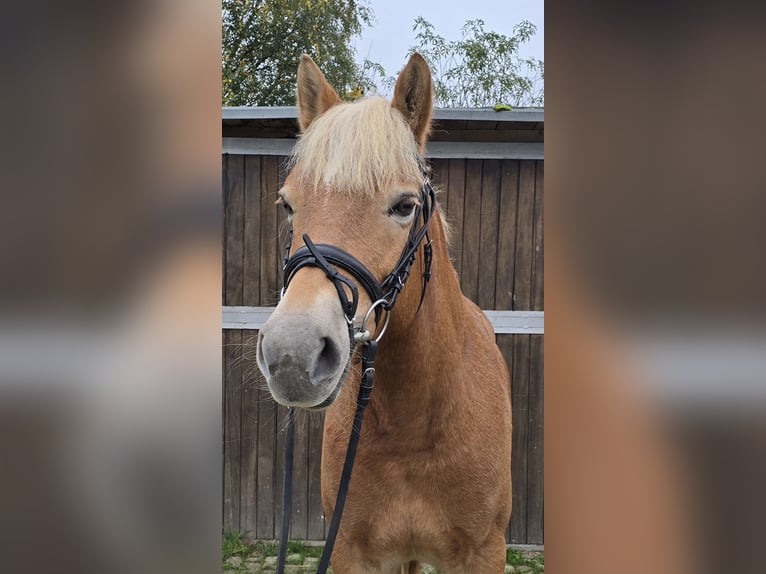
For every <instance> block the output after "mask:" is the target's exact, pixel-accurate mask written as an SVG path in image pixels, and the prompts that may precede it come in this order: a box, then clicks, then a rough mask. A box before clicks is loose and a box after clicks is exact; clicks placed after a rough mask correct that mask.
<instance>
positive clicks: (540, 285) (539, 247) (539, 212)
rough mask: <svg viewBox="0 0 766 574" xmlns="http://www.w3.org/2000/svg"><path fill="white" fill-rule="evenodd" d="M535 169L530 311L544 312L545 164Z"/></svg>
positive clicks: (537, 163) (536, 166) (538, 163)
mask: <svg viewBox="0 0 766 574" xmlns="http://www.w3.org/2000/svg"><path fill="white" fill-rule="evenodd" d="M535 169H536V171H535V212H534V220H535V224H534V230H533V244H534V257H533V260H532V306H531V307H530V309H533V310H536V311H542V310H543V303H544V301H543V300H544V287H545V281H544V271H545V265H544V257H543V254H544V252H545V250H544V248H543V240H544V234H543V217H544V210H543V204H544V202H543V183H544V180H545V168H544V162H542V161H537V162H535Z"/></svg>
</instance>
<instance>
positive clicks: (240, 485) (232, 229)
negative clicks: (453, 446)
mask: <svg viewBox="0 0 766 574" xmlns="http://www.w3.org/2000/svg"><path fill="white" fill-rule="evenodd" d="M285 159H286V158H285V157H282V156H242V155H229V154H224V156H223V190H224V258H223V265H224V269H223V281H224V284H223V304H224V305H248V306H272V305H276V303H277V300H278V298H279V289H280V271H281V262H282V255H283V247H284V238H285V233H284V228H285V222H284V216H283V213H282V210H281V208H279V207H278V206H276V205H275V203H274V202H275V200H276V197H277V196H276V192H277V191H278V190H279V187H280V185H281V182H282V181H283V179H284V173H283V170H282V166H283V164H284V161H285ZM431 168H432V173H433V175H432V178H433V181H434V182H435V183H436V184H437V185H438V187H439V189H440V194H439V198H438V200H439V203H440V204H441V207H442V210H443V212H444V213H446V214H447V219H448V221H449V222H450V224H451V225H452V246H451V255H452V258H453V261H454V263H455V267H456V269H457V271H458V274H459V275H460V279H461V286H462V289H463V292H464V293H465V294H466V295H467V296H468V297H470V298H471V299H473V300H474V301H475V302H476V303H477V304H478V305H479V306H480V307H481V308H482V309H497V310H536V311H541V310H543V233H542V232H543V180H544V169H543V161H542V160H495V159H483V160H482V159H434V160H432V161H431ZM256 338H257V332H256V331H252V330H251V331H245V330H243V331H239V330H224V331H223V344H224V353H223V361H224V363H223V372H224V384H223V405H224V417H223V449H224V464H223V473H224V481H223V482H224V500H223V525H224V528H226V529H232V530H238V531H241V532H245V533H246V534H247V536H248V537H250V538H255V539H264V540H272V539H275V538H277V537H278V533H279V526H280V525H279V515H280V503H279V502H280V496H281V492H282V463H283V460H282V459H283V456H282V448H283V441H284V433H283V432H281V431H282V430H283V429H284V425H285V410H284V409H283V408H282V407H277V406H276V404H275V403H274V401H273V400H272V399H271V397H270V395H269V393H268V391H267V390H266V388H265V384H264V383H263V382H262V378H261V375H260V373H259V372H258V368H257V366H256V362H255V348H256V347H255V344H256ZM497 342H498V345H499V347H500V349H501V350H502V352H503V355H504V356H505V359H506V361H507V362H508V366H509V369H510V371H511V379H512V383H511V386H512V389H511V390H512V401H513V426H514V430H513V437H512V441H513V462H512V473H513V515H512V517H511V522H510V528H509V537H508V540H509V542H513V543H521V544H542V543H543V540H544V537H543V336H542V335H498V336H497ZM321 444H322V414H321V413H312V414H308V413H300V414H299V415H298V419H297V426H296V444H295V461H296V462H295V470H294V472H295V477H294V490H293V511H292V533H291V537H292V538H294V539H307V540H322V539H323V538H324V535H325V520H324V516H323V511H322V507H321V504H320V499H319V463H320V454H321Z"/></svg>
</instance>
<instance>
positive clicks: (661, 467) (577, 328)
mask: <svg viewBox="0 0 766 574" xmlns="http://www.w3.org/2000/svg"><path fill="white" fill-rule="evenodd" d="M764 16H766V8H764V6H763V5H759V4H750V3H737V2H735V3H719V2H652V1H649V2H637V3H615V2H598V1H585V2H560V1H556V0H548V1H547V2H546V52H547V53H546V64H547V65H546V70H547V72H548V74H547V78H546V79H547V85H546V108H547V109H546V116H547V117H546V119H547V122H546V123H547V127H548V129H547V134H546V136H547V137H546V150H545V152H546V164H547V166H546V167H547V174H546V175H547V180H546V186H547V189H546V204H545V217H546V219H547V221H546V238H545V243H546V250H547V253H546V263H547V269H546V291H547V292H546V299H547V303H548V306H547V309H546V311H547V313H546V325H545V327H546V333H545V334H546V390H545V407H546V409H545V416H546V425H545V434H546V436H545V442H546V453H545V454H546V456H545V458H546V461H545V462H546V469H545V477H546V492H545V494H546V512H545V519H546V525H545V526H546V567H547V568H548V569H550V571H551V572H573V573H578V574H579V573H583V574H585V573H587V574H596V573H602V572H604V573H606V572H610V573H614V572H620V573H633V572H636V573H637V572H653V573H679V572H684V573H685V572H695V573H703V572H711V573H713V572H764V571H766V560H765V559H764V557H763V552H762V541H763V526H762V524H761V517H762V516H763V514H764V510H765V509H766V508H764V507H765V506H766V505H765V504H764V499H765V498H766V497H765V496H764V492H763V485H764V484H766V468H764V467H766V463H765V462H764V461H766V457H765V456H764V455H765V454H766V450H765V448H764V447H766V433H764V430H766V429H765V428H764V427H765V426H766V425H765V424H764V422H765V421H766V416H765V415H766V322H765V321H764V319H765V317H764V303H763V294H764V293H766V267H765V266H764V239H765V238H766V237H765V235H764V229H765V227H764V224H763V217H764V214H765V213H766V171H765V170H764V161H763V158H764V145H763V136H764V128H765V127H766V122H765V121H764V120H765V117H766V113H765V112H764V106H763V102H764V101H766V75H765V74H764V61H766V58H764V56H766V35H764V34H763V22H764Z"/></svg>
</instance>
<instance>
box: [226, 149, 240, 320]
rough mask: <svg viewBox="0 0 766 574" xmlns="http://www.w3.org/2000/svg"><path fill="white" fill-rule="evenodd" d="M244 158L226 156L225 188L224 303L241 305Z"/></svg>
mask: <svg viewBox="0 0 766 574" xmlns="http://www.w3.org/2000/svg"><path fill="white" fill-rule="evenodd" d="M244 189H245V161H244V158H243V157H242V156H229V157H228V160H227V170H226V185H225V188H224V192H225V195H224V212H223V217H224V230H225V231H224V234H225V235H224V242H225V256H224V266H225V267H224V275H225V277H226V289H225V294H224V303H225V304H226V305H242V278H243V273H242V263H243V247H244V246H243V241H242V239H243V234H244Z"/></svg>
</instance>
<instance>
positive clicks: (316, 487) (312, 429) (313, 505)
mask: <svg viewBox="0 0 766 574" xmlns="http://www.w3.org/2000/svg"><path fill="white" fill-rule="evenodd" d="M323 428H324V413H321V412H320V413H309V417H308V473H307V477H306V478H307V482H308V484H307V496H308V504H307V514H308V531H307V534H306V538H308V539H309V540H324V537H325V518H324V510H323V508H322V494H321V489H320V486H321V485H320V479H321V461H322V431H323Z"/></svg>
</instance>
